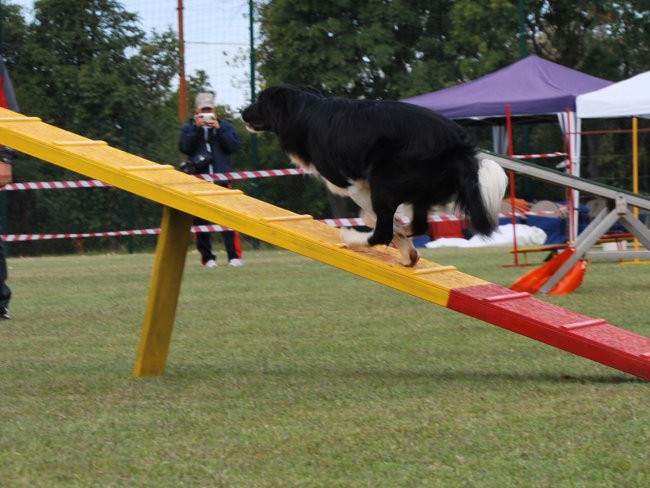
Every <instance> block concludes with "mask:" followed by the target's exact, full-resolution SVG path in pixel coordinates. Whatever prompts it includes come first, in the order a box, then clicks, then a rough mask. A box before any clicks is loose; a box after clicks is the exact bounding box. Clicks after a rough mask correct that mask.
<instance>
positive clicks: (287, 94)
mask: <svg viewBox="0 0 650 488" xmlns="http://www.w3.org/2000/svg"><path fill="white" fill-rule="evenodd" d="M242 118H243V120H244V122H246V124H247V127H248V128H249V130H251V131H253V132H260V131H271V132H274V133H276V134H277V136H278V138H279V141H280V144H281V146H282V149H283V150H284V151H285V152H286V153H287V154H288V155H289V156H290V157H291V159H292V160H293V161H294V162H295V163H297V164H299V165H301V166H303V167H305V168H306V169H307V170H311V171H312V172H315V173H318V174H320V175H321V176H322V177H323V178H324V179H325V180H326V181H327V182H329V183H330V184H329V185H328V187H329V188H330V189H333V190H334V191H335V192H336V193H341V194H346V192H348V191H350V190H351V187H353V186H355V185H359V184H364V185H366V188H367V189H369V193H370V194H369V197H370V201H371V204H372V209H366V210H371V211H374V213H375V215H376V220H377V222H376V227H375V230H374V232H373V234H372V235H371V236H370V237H369V238H368V245H371V246H372V245H375V244H389V243H390V242H391V241H392V240H393V236H394V222H393V218H394V215H395V212H396V209H397V207H398V206H399V205H400V204H402V203H409V204H411V205H412V207H413V219H412V233H413V234H414V235H417V234H423V233H425V231H426V230H427V228H428V223H427V213H428V210H429V208H430V207H431V206H434V205H443V204H447V203H449V202H452V201H455V202H456V204H457V206H458V208H459V209H460V210H461V211H463V212H464V213H465V214H466V215H467V216H468V218H469V220H470V223H471V226H472V228H473V230H474V231H475V232H477V233H480V234H484V235H488V234H490V233H491V232H492V231H493V230H494V229H495V227H496V224H497V222H496V215H493V213H494V212H493V209H487V208H486V205H485V202H484V199H483V198H482V197H481V188H480V183H479V177H478V172H479V163H478V161H477V159H476V156H475V152H476V150H475V147H474V144H473V143H472V142H471V141H470V138H469V137H468V135H467V133H466V132H465V130H464V129H463V128H461V127H460V126H459V125H458V124H456V123H455V122H453V121H451V120H449V119H447V118H445V117H444V116H442V115H440V114H438V113H435V112H433V111H431V110H428V109H425V108H421V107H418V106H415V105H411V104H407V103H402V102H395V101H368V100H347V99H342V98H326V97H324V96H323V95H321V94H320V93H319V92H317V91H315V90H311V89H303V88H299V87H295V86H290V85H282V86H273V87H270V88H267V89H266V90H264V91H262V92H261V93H260V94H259V98H258V101H257V103H254V104H252V105H251V106H249V107H248V108H246V109H245V110H244V111H243V112H242ZM333 187H336V188H333ZM351 196H352V195H351ZM501 196H502V195H501ZM353 198H354V197H353ZM355 200H357V199H355ZM357 203H359V202H358V201H357ZM361 206H362V207H363V205H361Z"/></svg>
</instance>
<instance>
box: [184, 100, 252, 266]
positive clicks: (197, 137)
mask: <svg viewBox="0 0 650 488" xmlns="http://www.w3.org/2000/svg"><path fill="white" fill-rule="evenodd" d="M194 111H195V113H194V116H193V117H192V118H191V119H189V120H188V121H187V122H185V123H184V124H183V126H182V127H181V130H180V136H179V140H178V149H179V151H180V152H182V153H183V154H186V155H187V156H188V157H189V160H188V161H187V162H185V163H184V164H183V165H182V166H181V169H182V170H183V171H185V172H187V173H190V174H203V173H210V174H212V173H225V172H228V171H232V167H231V165H230V155H231V154H233V153H235V152H237V151H238V150H239V149H240V147H241V139H240V138H239V134H237V131H236V130H235V127H234V126H233V125H232V124H231V123H230V122H228V121H227V120H224V119H220V118H218V117H217V113H216V111H215V102H214V95H212V94H211V93H199V94H198V95H197V96H196V99H195V103H194ZM215 184H217V185H220V186H225V187H228V186H229V183H225V182H216V181H215ZM207 224H210V222H208V221H207V220H204V219H201V218H198V217H195V218H194V225H207ZM221 236H222V238H223V242H224V245H225V248H226V253H227V254H228V265H229V266H243V264H244V263H243V261H242V253H241V245H240V241H239V234H238V233H236V232H234V231H223V232H222V233H221ZM195 243H196V249H197V250H198V251H199V253H200V254H201V263H202V264H203V265H204V266H205V267H206V268H214V267H215V266H217V257H216V255H215V254H214V252H213V251H212V238H211V235H210V233H209V232H197V233H196V234H195Z"/></svg>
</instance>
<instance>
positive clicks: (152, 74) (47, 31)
mask: <svg viewBox="0 0 650 488" xmlns="http://www.w3.org/2000/svg"><path fill="white" fill-rule="evenodd" d="M12 13H13V15H14V18H15V19H16V20H17V22H16V23H15V24H13V23H12V27H11V29H10V30H8V31H7V32H6V33H5V34H6V35H5V45H6V46H7V49H6V52H7V53H8V60H10V61H11V63H13V65H10V70H11V74H12V79H13V82H14V85H15V88H16V94H17V97H18V100H19V103H20V106H21V110H22V111H23V112H24V113H27V114H29V115H35V116H39V117H41V118H42V119H43V120H44V121H45V122H48V123H51V124H53V125H56V126H58V127H62V128H64V129H66V130H70V131H72V132H76V133H79V134H82V135H84V136H86V137H89V138H93V139H101V140H105V141H107V142H108V143H109V144H111V145H113V146H116V147H119V148H124V149H126V150H128V151H129V152H132V153H135V154H138V155H141V156H143V157H146V158H148V159H152V160H154V161H159V162H164V163H175V162H177V158H178V151H177V149H176V140H177V135H178V125H179V122H178V119H177V116H176V108H175V104H176V101H177V97H176V93H175V90H173V88H172V82H173V79H174V77H175V75H176V73H177V67H178V60H179V54H178V41H177V38H176V36H175V34H174V33H173V32H172V31H167V32H163V33H156V32H154V33H153V34H152V35H150V36H146V35H145V33H144V32H143V31H142V30H141V29H140V27H139V26H138V23H137V17H136V16H135V15H134V14H132V13H129V12H127V11H125V10H124V8H123V7H122V6H121V4H120V3H119V2H117V1H114V0H38V1H36V2H35V4H34V18H33V21H32V22H31V23H29V24H26V23H25V22H24V21H22V23H21V22H20V20H21V19H19V18H17V15H16V11H15V10H12ZM21 29H22V30H21ZM8 64H9V63H8ZM15 176H16V178H17V180H18V181H20V180H22V181H26V180H27V181H29V180H34V179H37V180H38V179H46V180H48V179H69V178H76V177H77V175H72V174H70V173H69V172H66V171H64V170H62V169H60V168H57V167H55V166H53V165H49V164H45V163H41V162H39V161H37V160H25V158H21V161H18V162H17V164H16V165H15ZM129 208H132V209H133V210H132V211H131V212H129V211H128V209H129ZM10 213H11V217H12V218H11V221H12V223H13V228H12V230H13V231H17V232H30V230H32V231H33V230H35V229H38V231H39V232H81V231H89V230H90V231H99V230H107V227H108V228H113V229H117V228H124V226H126V225H127V224H132V225H137V226H140V225H144V226H151V225H152V224H153V225H157V223H158V222H159V213H160V210H159V208H158V206H157V205H155V204H152V203H150V202H146V201H144V200H142V199H132V197H130V196H129V195H128V194H127V193H125V192H121V191H118V190H114V189H110V190H107V189H100V190H97V191H95V190H73V191H62V192H59V191H49V192H21V193H20V194H12V196H11V209H10ZM129 214H131V215H129ZM30 227H31V229H30ZM93 242H95V241H93ZM67 245H68V243H57V244H45V245H43V246H42V247H43V248H44V249H45V248H48V249H55V248H57V247H58V246H67Z"/></svg>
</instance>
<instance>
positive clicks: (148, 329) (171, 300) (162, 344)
mask: <svg viewBox="0 0 650 488" xmlns="http://www.w3.org/2000/svg"><path fill="white" fill-rule="evenodd" d="M191 226H192V216H191V215H189V214H186V213H185V212H181V211H179V210H175V209H173V208H170V207H164V209H163V217H162V223H161V225H160V236H159V237H158V244H157V246H156V256H155V258H154V265H153V271H152V273H151V286H150V288H149V298H148V301H147V309H146V310H145V314H144V325H143V327H142V337H141V339H140V349H139V351H138V358H137V360H136V364H135V371H134V374H135V376H157V375H161V374H162V373H164V371H165V366H166V364H167V353H168V352H169V342H170V340H171V336H172V329H173V328H174V317H175V315H176V305H177V304H178V295H179V293H180V289H181V280H182V278H183V268H184V267H185V256H186V254H187V245H188V243H189V237H190V228H191Z"/></svg>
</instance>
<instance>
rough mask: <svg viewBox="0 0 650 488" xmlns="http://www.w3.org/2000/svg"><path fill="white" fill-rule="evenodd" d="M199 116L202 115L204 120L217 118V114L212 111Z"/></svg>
mask: <svg viewBox="0 0 650 488" xmlns="http://www.w3.org/2000/svg"><path fill="white" fill-rule="evenodd" d="M199 117H201V118H202V119H203V121H204V122H213V121H214V120H215V119H216V117H215V115H214V114H212V113H207V114H199Z"/></svg>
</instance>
